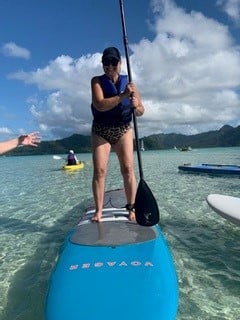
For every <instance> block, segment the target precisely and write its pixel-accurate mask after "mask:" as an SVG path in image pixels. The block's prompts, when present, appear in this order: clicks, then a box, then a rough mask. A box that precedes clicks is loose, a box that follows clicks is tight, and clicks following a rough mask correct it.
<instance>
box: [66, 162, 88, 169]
mask: <svg viewBox="0 0 240 320" xmlns="http://www.w3.org/2000/svg"><path fill="white" fill-rule="evenodd" d="M83 168H84V163H83V162H80V163H78V164H74V165H68V164H65V165H64V166H63V170H69V171H75V170H79V169H83Z"/></svg>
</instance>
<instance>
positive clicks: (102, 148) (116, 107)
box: [91, 47, 144, 222]
mask: <svg viewBox="0 0 240 320" xmlns="http://www.w3.org/2000/svg"><path fill="white" fill-rule="evenodd" d="M102 64H103V70H104V74H103V75H101V76H96V77H94V78H92V81H91V88H92V105H91V109H92V114H93V123H92V150H93V165H94V172H93V180H92V188H93V195H94V200H95V205H96V212H95V215H94V216H93V218H92V221H93V222H99V221H100V220H101V217H102V207H103V198H104V191H105V190H104V189H105V178H106V173H107V164H108V160H109V154H110V151H111V148H113V149H114V151H115V152H116V154H117V156H118V159H119V163H120V170H121V174H122V176H123V182H124V189H125V193H126V199H127V205H126V209H127V210H128V211H129V220H132V221H134V220H135V214H134V211H133V209H134V201H135V195H136V178H135V173H134V161H133V129H132V127H131V121H132V113H133V112H135V115H136V116H141V115H143V113H144V106H143V104H142V101H141V97H140V94H139V92H138V89H137V87H136V85H135V84H134V83H132V82H131V83H129V82H128V77H127V75H122V74H120V70H121V56H120V52H119V50H118V49H117V48H115V47H109V48H106V49H105V50H104V51H103V55H102Z"/></svg>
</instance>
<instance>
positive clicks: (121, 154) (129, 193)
mask: <svg viewBox="0 0 240 320" xmlns="http://www.w3.org/2000/svg"><path fill="white" fill-rule="evenodd" d="M114 150H115V152H116V154H117V156H118V159H119V163H120V168H121V173H122V176H123V183H124V188H125V193H126V198H127V203H128V204H134V202H135V196H136V177H135V172H134V158H133V129H132V128H130V129H129V130H128V131H127V132H126V133H125V134H124V135H123V136H122V137H121V138H120V139H119V140H118V142H117V143H116V144H115V145H114ZM129 220H132V221H134V220H135V213H134V211H133V210H129Z"/></svg>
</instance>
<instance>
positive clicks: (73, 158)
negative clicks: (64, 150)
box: [67, 150, 79, 166]
mask: <svg viewBox="0 0 240 320" xmlns="http://www.w3.org/2000/svg"><path fill="white" fill-rule="evenodd" d="M78 163H79V162H78V159H77V157H76V155H75V154H74V151H73V150H69V153H68V157H67V165H68V166H74V165H76V164H78Z"/></svg>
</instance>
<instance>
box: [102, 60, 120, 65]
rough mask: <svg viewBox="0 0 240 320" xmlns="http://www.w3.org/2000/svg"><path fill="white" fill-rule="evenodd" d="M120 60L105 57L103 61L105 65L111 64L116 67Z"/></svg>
mask: <svg viewBox="0 0 240 320" xmlns="http://www.w3.org/2000/svg"><path fill="white" fill-rule="evenodd" d="M118 62H119V60H118V59H114V58H112V59H104V60H103V62H102V63H103V65H104V66H105V67H108V66H110V65H112V66H113V67H116V66H117V65H118Z"/></svg>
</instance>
